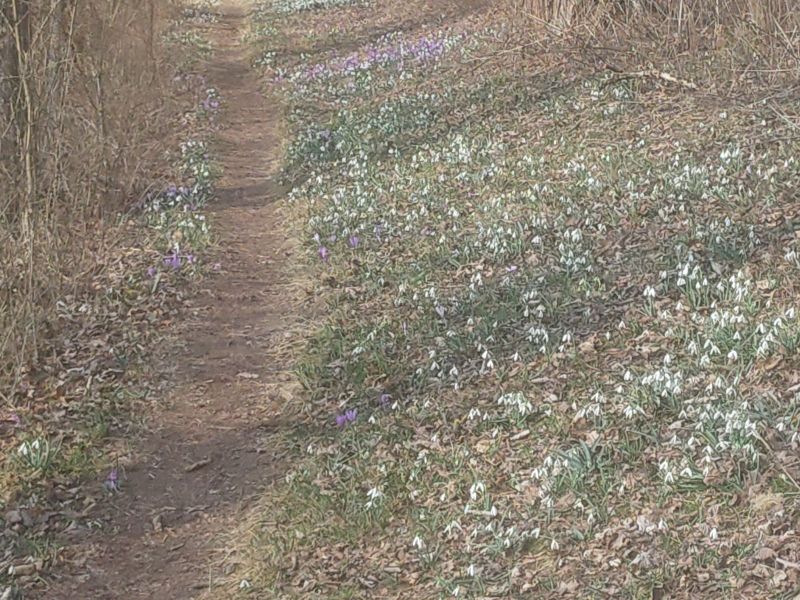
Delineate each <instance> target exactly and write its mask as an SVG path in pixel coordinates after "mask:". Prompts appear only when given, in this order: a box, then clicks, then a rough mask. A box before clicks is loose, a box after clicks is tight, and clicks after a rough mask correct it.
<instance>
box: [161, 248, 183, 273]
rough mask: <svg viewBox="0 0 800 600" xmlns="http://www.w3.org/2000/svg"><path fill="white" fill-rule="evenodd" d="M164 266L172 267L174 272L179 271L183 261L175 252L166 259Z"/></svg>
mask: <svg viewBox="0 0 800 600" xmlns="http://www.w3.org/2000/svg"><path fill="white" fill-rule="evenodd" d="M164 264H165V265H166V266H167V267H170V268H171V269H172V270H174V271H177V270H178V269H180V268H181V265H182V264H183V261H182V260H181V257H180V255H179V254H178V253H177V252H173V253H172V254H170V255H169V256H166V257H165V258H164Z"/></svg>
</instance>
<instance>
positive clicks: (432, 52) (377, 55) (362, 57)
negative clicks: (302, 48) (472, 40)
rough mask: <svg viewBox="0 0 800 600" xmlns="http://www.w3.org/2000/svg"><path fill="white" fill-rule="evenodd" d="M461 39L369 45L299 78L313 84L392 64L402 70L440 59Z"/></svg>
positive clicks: (433, 37) (435, 36) (432, 38)
mask: <svg viewBox="0 0 800 600" xmlns="http://www.w3.org/2000/svg"><path fill="white" fill-rule="evenodd" d="M464 37H465V34H460V35H456V36H452V35H451V36H448V35H446V34H442V33H438V34H432V35H426V36H423V37H421V38H418V39H416V40H412V41H408V40H403V39H401V40H400V41H399V42H394V43H390V44H384V45H382V46H372V47H369V48H368V49H367V50H366V51H362V52H354V53H352V54H350V55H348V56H346V57H345V58H341V59H335V60H333V61H330V62H326V63H318V64H315V65H312V66H310V67H308V68H307V69H305V70H304V71H301V72H300V73H299V74H298V76H299V78H301V79H306V80H308V81H314V80H318V79H327V78H329V77H334V76H337V75H352V74H355V73H357V72H359V71H368V70H370V69H372V68H374V67H376V66H388V65H393V64H395V65H400V67H401V68H402V66H403V64H404V63H406V62H412V63H426V62H430V61H434V60H437V59H439V58H441V57H442V55H444V54H445V52H447V50H448V49H449V48H450V47H452V46H453V45H454V43H455V42H457V41H460V40H462V39H464Z"/></svg>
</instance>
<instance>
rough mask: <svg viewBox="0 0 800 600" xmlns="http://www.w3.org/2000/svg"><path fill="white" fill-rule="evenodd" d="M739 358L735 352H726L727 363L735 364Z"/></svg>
mask: <svg viewBox="0 0 800 600" xmlns="http://www.w3.org/2000/svg"><path fill="white" fill-rule="evenodd" d="M738 358H739V355H738V354H737V353H736V350H731V351H730V352H728V362H736V360H737V359H738Z"/></svg>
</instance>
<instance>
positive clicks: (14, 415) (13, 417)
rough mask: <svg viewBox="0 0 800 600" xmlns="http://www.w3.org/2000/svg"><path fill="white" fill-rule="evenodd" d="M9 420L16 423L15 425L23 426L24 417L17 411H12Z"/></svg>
mask: <svg viewBox="0 0 800 600" xmlns="http://www.w3.org/2000/svg"><path fill="white" fill-rule="evenodd" d="M8 421H9V422H10V423H12V424H13V425H14V427H22V419H20V418H19V415H18V414H17V413H11V414H10V415H9V417H8Z"/></svg>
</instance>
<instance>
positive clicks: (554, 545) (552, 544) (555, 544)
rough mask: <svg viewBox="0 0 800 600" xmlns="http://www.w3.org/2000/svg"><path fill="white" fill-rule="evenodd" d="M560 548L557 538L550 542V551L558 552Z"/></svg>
mask: <svg viewBox="0 0 800 600" xmlns="http://www.w3.org/2000/svg"><path fill="white" fill-rule="evenodd" d="M558 548H559V545H558V541H556V538H553V541H552V542H550V550H553V551H555V550H558Z"/></svg>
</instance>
